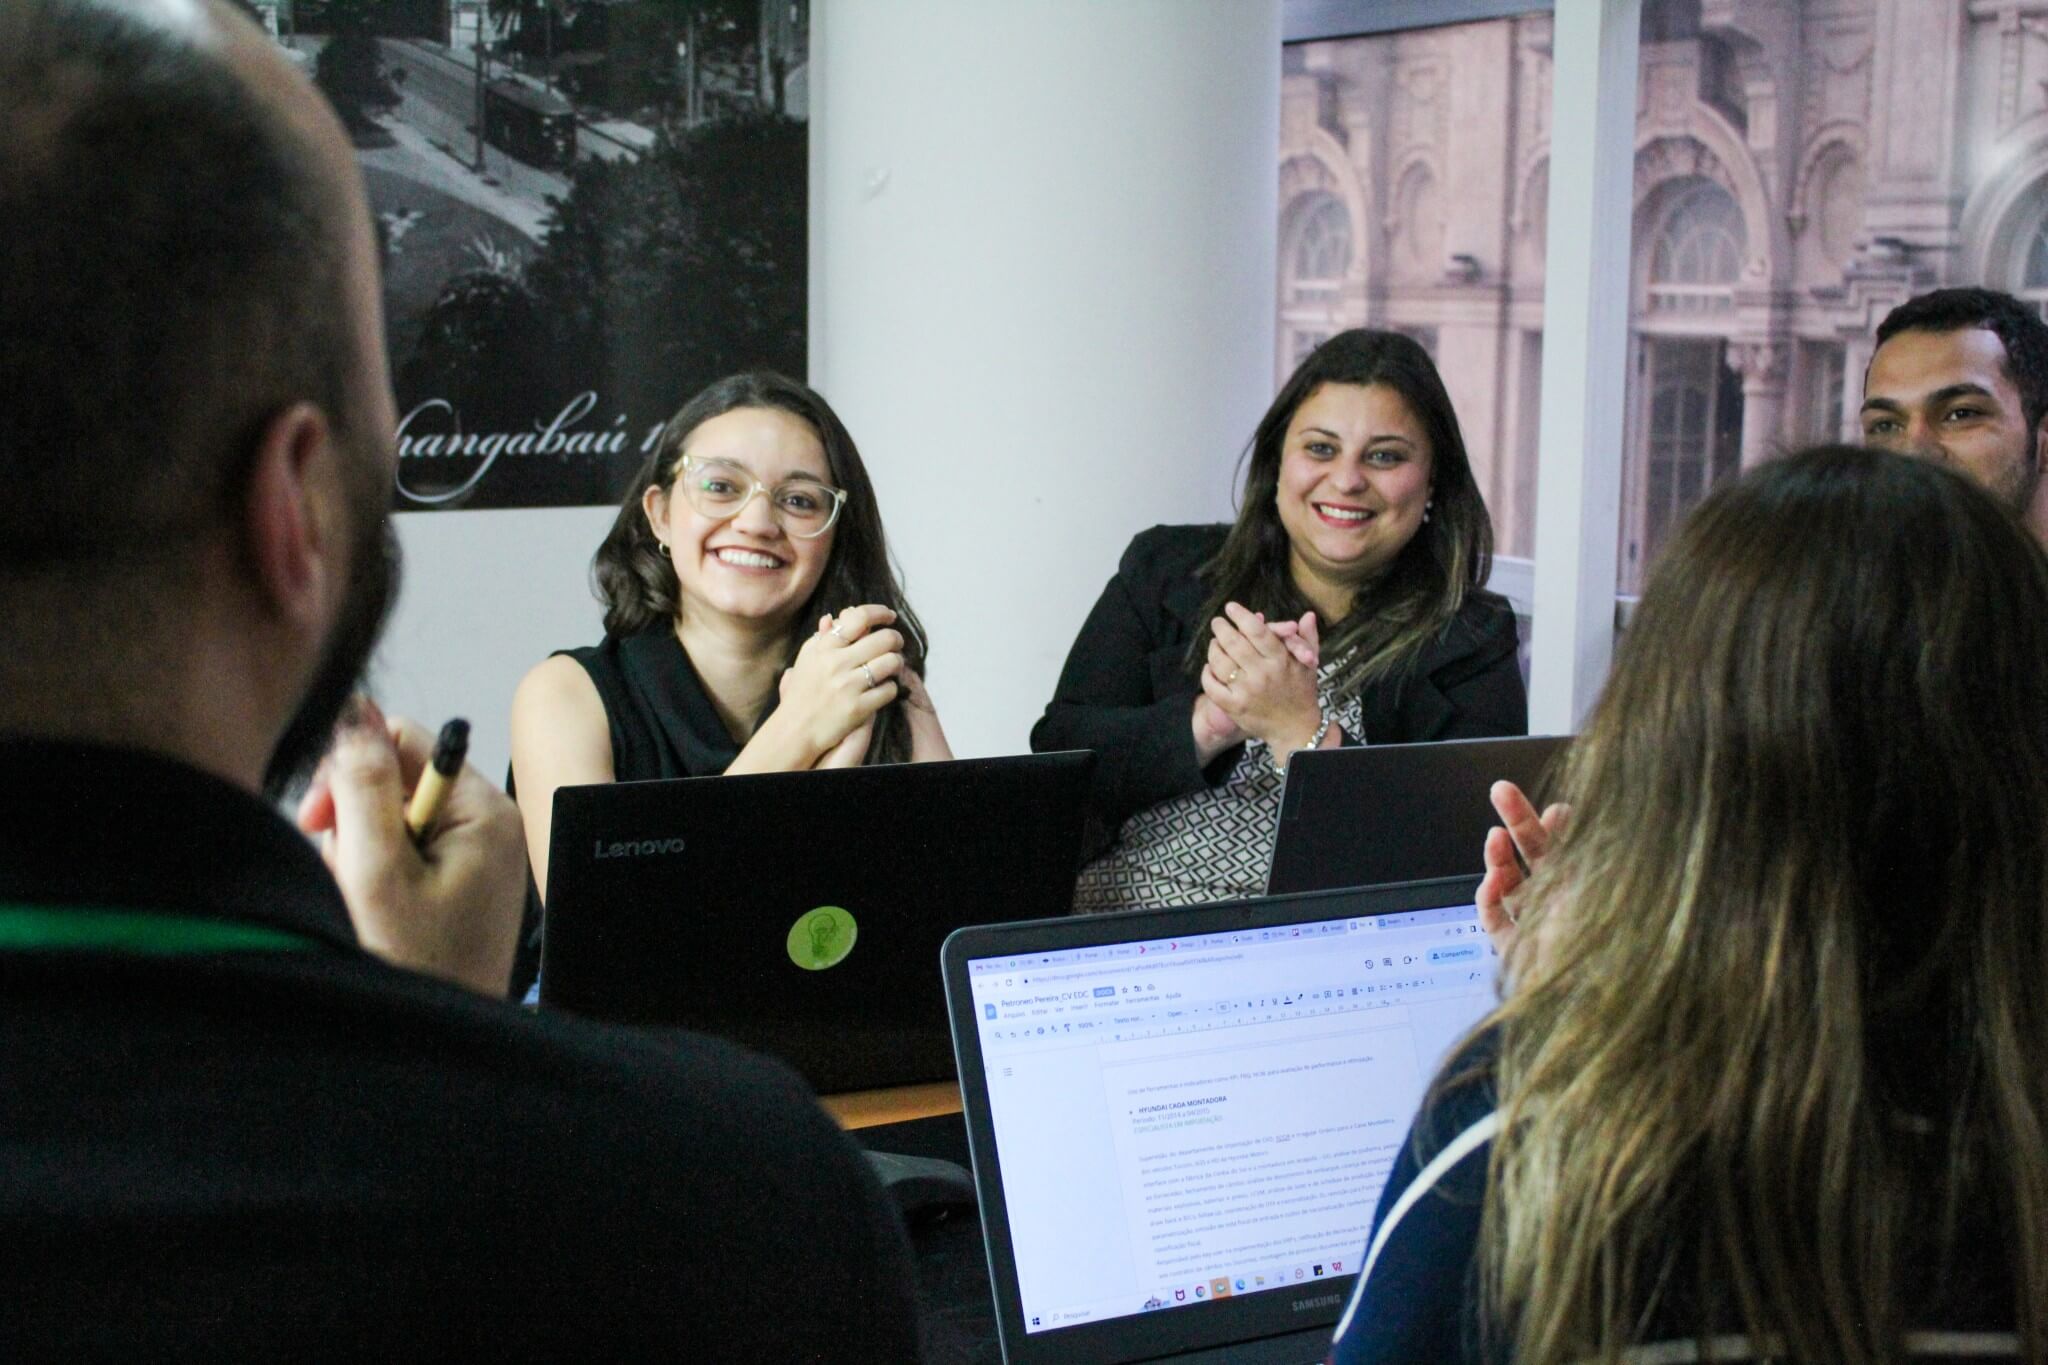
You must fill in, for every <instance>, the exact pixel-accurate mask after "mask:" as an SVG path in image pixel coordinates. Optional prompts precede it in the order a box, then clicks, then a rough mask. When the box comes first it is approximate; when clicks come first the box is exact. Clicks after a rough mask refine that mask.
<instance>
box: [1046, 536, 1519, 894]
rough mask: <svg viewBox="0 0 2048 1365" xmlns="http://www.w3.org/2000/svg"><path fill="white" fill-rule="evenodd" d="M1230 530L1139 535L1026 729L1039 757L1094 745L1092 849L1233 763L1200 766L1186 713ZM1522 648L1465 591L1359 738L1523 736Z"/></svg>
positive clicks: (1364, 700)
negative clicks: (1191, 656) (1195, 645)
mask: <svg viewBox="0 0 2048 1365" xmlns="http://www.w3.org/2000/svg"><path fill="white" fill-rule="evenodd" d="M1229 532H1230V528H1229V527H1228V526H1155V527H1153V528H1152V529H1151V530H1149V531H1146V532H1144V533H1143V534H1141V535H1140V536H1138V538H1137V539H1135V540H1133V541H1132V542H1131V545H1130V548H1129V549H1127V550H1125V551H1124V557H1123V560H1122V562H1121V563H1119V564H1118V565H1117V571H1116V577H1115V578H1112V579H1111V580H1110V581H1109V586H1108V587H1107V588H1104V589H1103V590H1102V597H1101V599H1100V600H1098V601H1097V602H1096V604H1095V609H1094V610H1093V611H1091V612H1089V613H1088V620H1087V623H1086V624H1085V625H1083V626H1082V627H1081V634H1080V636H1079V638H1077V639H1076V640H1075V641H1074V648H1073V651H1072V652H1071V653H1069V654H1068V655H1067V665H1066V667H1065V668H1064V669H1062V670H1061V671H1060V681H1059V686H1058V688H1057V689H1055V691H1054V692H1053V698H1052V703H1051V705H1049V706H1047V707H1046V708H1045V715H1044V716H1043V717H1041V718H1040V720H1039V722H1038V724H1037V725H1035V726H1033V727H1032V729H1031V748H1032V749H1033V751H1034V752H1039V753H1043V752H1046V751H1048V750H1053V749H1093V750H1095V752H1096V755H1097V757H1096V762H1095V787H1094V792H1093V801H1092V809H1091V810H1090V815H1091V817H1092V819H1091V829H1090V839H1089V856H1091V857H1092V856H1094V855H1095V854H1096V853H1099V852H1100V851H1101V850H1102V849H1103V848H1105V847H1107V845H1108V844H1109V843H1110V842H1111V841H1112V840H1113V839H1114V838H1115V835H1116V831H1117V830H1118V828H1120V827H1121V826H1122V824H1123V822H1124V821H1125V820H1127V819H1129V818H1130V817H1131V816H1132V815H1134V814H1136V813H1137V812H1138V811H1141V810H1143V809H1145V808H1146V807H1148V806H1152V805H1156V804H1158V803H1159V802H1161V801H1165V800H1167V799H1169V798H1171V797H1175V796H1183V795H1186V794H1187V793H1189V792H1192V791H1198V790H1200V789H1201V787H1202V784H1203V783H1204V782H1209V783H1215V782H1220V781H1222V780H1223V778H1224V777H1226V776H1227V775H1228V774H1229V772H1230V770H1231V768H1232V767H1233V766H1234V765H1235V764H1236V762H1237V755H1238V750H1237V749H1231V750H1229V751H1227V752H1225V753H1224V754H1222V755H1220V756H1219V757H1218V758H1217V759H1216V761H1215V762H1214V763H1212V764H1211V765H1210V766H1209V769H1208V771H1207V772H1206V773H1205V772H1204V771H1203V769H1202V768H1201V767H1200V766H1199V765H1198V764H1197V763H1196V761H1195V736H1194V729H1193V724H1192V714H1193V710H1194V704H1195V696H1196V694H1197V693H1198V692H1200V690H1201V687H1200V685H1199V683H1198V682H1197V681H1196V679H1195V677H1194V675H1192V674H1191V673H1189V671H1188V667H1187V657H1188V644H1189V642H1190V641H1191V640H1194V639H1196V638H1198V637H1206V636H1207V634H1208V631H1209V623H1208V620H1207V618H1205V617H1204V616H1203V614H1202V608H1203V606H1204V605H1205V604H1206V603H1207V601H1208V597H1209V589H1208V587H1207V586H1206V585H1205V584H1204V583H1203V582H1202V580H1201V578H1200V576H1199V573H1198V571H1199V570H1200V568H1201V567H1202V565H1204V564H1206V563H1208V562H1209V560H1211V559H1213V558H1214V557H1215V556H1216V553H1217V551H1218V550H1220V549H1222V548H1223V541H1224V538H1225V537H1226V536H1227V535H1228V534H1229ZM1516 643H1517V641H1516V636H1515V614H1514V611H1513V609H1512V608H1511V607H1509V605H1508V602H1507V599H1506V598H1504V597H1501V596H1500V595H1499V594H1497V593H1491V592H1486V591H1483V590H1481V591H1475V592H1473V593H1472V594H1471V595H1470V596H1469V597H1467V598H1466V600H1465V606H1464V609H1463V610H1461V611H1460V612H1459V613H1458V615H1457V618H1456V619H1455V620H1453V621H1452V622H1451V624H1450V626H1449V628H1448V629H1446V630H1445V631H1444V633H1443V634H1442V635H1441V636H1439V637H1438V638H1437V639H1436V640H1435V641H1433V642H1432V643H1431V644H1430V645H1429V647H1428V648H1426V649H1425V650H1424V651H1423V652H1422V655H1421V657H1420V658H1418V659H1417V660H1416V661H1415V664H1414V666H1413V667H1412V668H1410V669H1409V670H1407V671H1406V672H1405V673H1404V674H1402V675H1401V676H1400V677H1398V678H1393V679H1387V680H1383V681H1381V682H1379V683H1377V684H1374V685H1373V686H1371V687H1368V688H1367V689H1366V690H1365V692H1364V693H1363V694H1362V695H1361V697H1360V699H1359V700H1360V702H1361V704H1362V705H1363V706H1364V708H1365V739H1366V741H1367V742H1368V743H1372V744H1413V743H1419V742H1421V741H1424V740H1433V739H1474V738H1480V737H1483V736H1489V735H1522V734H1527V733H1528V731H1529V703H1528V695H1527V692H1526V690H1525V689H1524V687H1523V685H1522V673H1521V667H1520V665H1519V664H1518V663H1517V661H1516V658H1515V648H1516ZM1345 738H1346V742H1348V743H1355V742H1357V740H1358V736H1356V735H1347V736H1346V737H1345Z"/></svg>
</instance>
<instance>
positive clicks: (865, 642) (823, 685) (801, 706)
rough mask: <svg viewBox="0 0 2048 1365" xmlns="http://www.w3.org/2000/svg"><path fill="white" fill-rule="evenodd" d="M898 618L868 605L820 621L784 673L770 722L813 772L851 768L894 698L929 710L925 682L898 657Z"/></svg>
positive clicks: (900, 654) (900, 642) (864, 752)
mask: <svg viewBox="0 0 2048 1365" xmlns="http://www.w3.org/2000/svg"><path fill="white" fill-rule="evenodd" d="M895 621H896V613H895V612H893V611H891V610H889V608H887V607H883V606H875V605H872V604H867V605H862V606H857V607H848V608H847V609H846V610H844V611H842V612H840V613H839V614H838V615H836V616H821V617H819V618H818V628H817V630H815V631H814V632H812V634H811V637H810V638H809V639H808V640H805V641H804V643H803V646H802V647H801V648H799V649H798V650H797V653H796V659H795V661H794V662H792V663H791V664H790V666H789V667H788V668H786V669H784V670H783V673H782V677H781V680H780V681H779V682H778V683H777V687H778V688H779V690H780V693H781V700H780V702H778V703H777V705H776V708H775V714H774V715H773V716H771V717H770V718H769V722H768V723H769V724H773V725H780V726H783V727H788V728H790V729H792V730H793V731H794V732H795V733H796V734H797V735H798V737H799V739H800V741H801V745H802V748H803V750H804V752H806V753H807V754H810V755H812V762H811V765H810V766H812V767H815V768H852V767H857V766H859V764H860V762H861V760H862V759H864V758H866V757H867V752H868V743H869V741H870V740H872V739H873V738H874V733H875V716H876V715H877V714H878V713H879V712H880V711H881V709H882V708H883V707H885V706H887V705H888V704H889V703H890V702H892V701H895V700H896V698H897V696H898V695H899V694H900V695H903V696H905V698H906V704H907V705H910V706H918V705H922V706H923V707H924V709H925V710H928V711H929V710H931V699H930V698H929V696H927V695H926V693H925V691H924V681H923V679H921V678H919V677H918V676H917V673H916V671H915V670H914V669H912V668H911V667H910V666H909V665H908V663H907V662H906V661H905V659H904V657H903V636H902V635H901V634H900V633H899V632H897V631H896V630H894V629H892V628H891V627H893V625H894V624H895Z"/></svg>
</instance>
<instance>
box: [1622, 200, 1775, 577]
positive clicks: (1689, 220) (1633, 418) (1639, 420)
mask: <svg viewBox="0 0 2048 1365" xmlns="http://www.w3.org/2000/svg"><path fill="white" fill-rule="evenodd" d="M1637 224H1638V229H1639V230H1638V235H1637V245H1636V250H1637V259H1638V261H1639V262H1641V265H1640V266H1639V273H1638V279H1639V280H1640V281H1641V287H1640V290H1639V292H1638V297H1637V302H1636V309H1635V323H1634V331H1635V337H1636V373H1635V381H1634V383H1633V384H1631V386H1630V411H1629V426H1630V435H1629V449H1628V460H1627V463H1626V465H1625V467H1624V470H1623V479H1622V482H1623V497H1622V518H1621V546H1620V550H1621V556H1620V566H1619V567H1620V573H1619V580H1620V581H1619V584H1618V586H1619V588H1620V590H1621V591H1622V592H1624V593H1632V592H1635V591H1637V590H1639V589H1640V587H1641V585H1642V582H1643V577H1644V574H1645V572H1646V570H1647V569H1648V567H1649V564H1650V561H1651V560H1652V559H1654V558H1655V557H1656V554H1657V551H1658V550H1659V549H1661V548H1662V547H1663V544H1664V541H1665V539H1666V538H1667V537H1668V536H1669V534H1670V532H1671V530H1672V528H1673V527H1675V526H1676V525H1677V524H1678V522H1679V521H1680V519H1682V518H1683V517H1684V515H1685V513H1686V511H1687V510H1688V509H1690V508H1691V507H1692V506H1693V504H1695V503H1697V502H1698V501H1699V500H1700V499H1701V498H1702V497H1704V496H1705V495H1706V491H1707V490H1708V489H1709V488H1712V487H1713V486H1714V485H1715V484H1716V483H1718V482H1719V481H1720V480H1722V479H1723V478H1726V477H1728V476H1730V475H1732V474H1733V473H1735V471H1736V469H1737V468H1738V466H1739V465H1740V463H1741V450H1742V383H1741V380H1740V379H1739V378H1738V377H1737V376H1736V374H1735V373H1734V371H1733V370H1732V369H1731V368H1730V367H1729V365H1728V338H1727V325H1728V322H1729V320H1730V319H1731V318H1732V317H1733V315H1734V312H1735V282H1736V280H1737V279H1738V278H1739V277H1740V275H1741V273H1742V260H1743V253H1744V251H1745V248H1746V245H1747V241H1746V233H1745V232H1744V229H1743V222H1742V210H1741V208H1740V207H1739V206H1738V205H1737V204H1736V202H1735V200H1734V198H1733V196H1731V195H1730V194H1729V193H1728V191H1727V190H1726V189H1724V188H1723V187H1722V186H1721V185H1719V184H1717V183H1716V182H1714V181H1712V180H1707V179H1704V178H1698V179H1689V180H1683V181H1678V182H1675V183H1672V184H1667V185H1665V186H1662V187H1660V188H1659V189H1658V190H1657V191H1656V192H1655V193H1654V194H1653V195H1652V197H1651V198H1650V199H1649V200H1648V201H1647V203H1646V205H1645V211H1644V212H1643V213H1642V214H1641V215H1639V216H1638V219H1637Z"/></svg>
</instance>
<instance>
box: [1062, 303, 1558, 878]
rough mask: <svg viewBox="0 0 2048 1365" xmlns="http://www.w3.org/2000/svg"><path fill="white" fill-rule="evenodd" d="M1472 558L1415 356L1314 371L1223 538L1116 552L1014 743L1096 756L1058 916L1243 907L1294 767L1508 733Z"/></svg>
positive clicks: (1481, 560)
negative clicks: (1054, 683)
mask: <svg viewBox="0 0 2048 1365" xmlns="http://www.w3.org/2000/svg"><path fill="white" fill-rule="evenodd" d="M1492 548H1493V527H1492V523H1491V521H1490V520H1489V519H1488V517H1487V514H1486V504H1485V502H1484V501H1483V500H1482V499H1481V498H1480V495H1479V488H1478V485H1477V484H1476V483H1475V482H1474V481H1473V478H1472V467H1471V463H1470V462H1469V461H1468V460H1467V458H1466V455H1465V441H1464V437H1463V436H1462V435H1461V434H1460V432H1459V429H1458V417H1457V414H1456V413H1455V412H1454V411H1452V409H1451V400H1450V397H1449V395H1448V394H1446V393H1445V392H1444V386H1443V381H1442V380H1441V379H1440V378H1439V377H1438V375H1437V372H1436V367H1435V365H1433V364H1431V363H1430V359H1429V354H1428V352H1426V351H1424V350H1423V349H1422V347H1421V346H1420V345H1418V344H1417V343H1416V342H1415V341H1414V340H1413V339H1411V338H1409V337H1405V336H1402V335H1401V334H1399V333H1397V332H1373V331H1364V330H1354V331H1348V332H1343V333H1340V334H1338V335H1337V336H1334V337H1332V338H1330V339H1329V340H1328V341H1326V342H1324V343H1323V344H1322V345H1321V346H1319V347H1317V348H1316V349H1315V351H1314V352H1313V353H1312V354H1310V355H1309V357H1308V358H1307V359H1306V360H1304V361H1303V362H1302V364H1301V366H1300V368H1299V369H1297V370H1296V371H1295V372H1294V374H1293V376H1292V377H1291V378H1290V379H1289V380H1288V381H1287V383H1286V384H1285V385H1284V386H1283V387H1282V388H1281V390H1280V393H1279V395H1278V396H1277V397H1275V398H1274V400H1273V404H1272V406H1271V407H1270V408H1269V409H1268V410H1267V412H1266V415H1265V417H1264V418H1262V419H1261V420H1260V422H1259V425H1258V430H1257V431H1256V432H1255V433H1254V434H1253V436H1252V441H1251V447H1250V460H1249V464H1248V467H1247V470H1246V473H1245V482H1244V489H1243V498H1242V502H1241V505H1240V509H1239V512H1238V517H1237V521H1236V524H1235V525H1231V526H1156V527H1154V528H1152V529H1151V530H1149V531H1146V532H1145V533H1144V534H1142V535H1140V536H1139V537H1138V538H1137V539H1136V540H1134V541H1132V542H1131V546H1130V548H1129V549H1128V550H1126V551H1125V552H1124V556H1123V561H1122V563H1121V564H1120V565H1119V566H1118V569H1117V575H1116V577H1115V578H1114V579H1112V580H1111V581H1110V584H1109V587H1108V588H1107V589H1105V590H1104V592H1103V594H1102V598H1101V600H1100V601H1098V602H1097V603H1096V604H1095V609H1094V611H1092V612H1091V613H1089V616H1088V621H1087V623H1086V624H1085V625H1083V626H1082V628H1081V634H1080V637H1079V638H1078V639H1077V640H1076V641H1075V642H1074V647H1073V650H1072V652H1071V653H1070V654H1069V655H1068V657H1067V663H1066V668H1065V669H1064V670H1063V671H1062V672H1061V674H1060V680H1059V685H1058V688H1057V689H1056V690H1055V692H1054V694H1053V699H1052V702H1051V704H1050V705H1049V706H1047V707H1046V710H1045V715H1044V717H1043V718H1042V719H1041V720H1040V721H1039V722H1038V724H1037V726H1035V727H1034V728H1033V729H1032V732H1031V747H1032V748H1033V749H1035V750H1039V751H1044V750H1049V749H1093V750H1095V751H1096V753H1097V756H1098V757H1097V766H1096V781H1095V787H1094V791H1093V793H1092V798H1091V799H1092V809H1091V811H1090V815H1091V820H1090V827H1091V834H1090V861H1089V863H1088V865H1087V866H1086V867H1085V868H1084V869H1083V871H1082V873H1081V878H1080V882H1079V884H1078V886H1077V888H1076V891H1075V899H1074V909H1075V910H1076V912H1078V913H1086V912H1091V911H1098V910H1119V909H1128V908H1131V907H1134V906H1152V905H1187V904H1193V903H1197V902H1201V901H1208V900H1218V899H1228V898H1231V897H1235V896H1246V895H1257V894H1259V893H1260V892H1261V891H1263V890H1264V887H1265V880H1266V864H1267V862H1268V861H1269V860H1270V857H1271V854H1272V844H1273V823H1274V820H1275V818H1276V817H1277V815H1278V812H1279V802H1280V791H1281V785H1282V781H1283V776H1284V773H1285V770H1286V765H1287V761H1288V758H1289V757H1290V756H1291V755H1292V754H1294V753H1295V752H1296V751H1298V750H1300V749H1304V748H1312V747H1324V748H1328V747H1334V746H1336V745H1339V744H1364V743H1368V742H1369V743H1373V744H1406V743H1412V742H1416V741H1420V740H1434V739H1454V738H1468V737H1473V736H1481V735H1514V734H1522V733H1524V732H1525V731H1526V730H1527V728H1528V707H1527V701H1526V698H1525V696H1524V691H1523V686H1522V675H1521V670H1520V666H1519V664H1518V662H1517V659H1516V644H1517V642H1516V636H1515V618H1514V612H1513V611H1512V609H1510V607H1509V606H1508V604H1507V602H1506V600H1505V599H1503V598H1501V597H1499V596H1497V595H1496V594H1493V593H1490V592H1487V591H1485V589H1484V588H1483V587H1482V586H1481V585H1482V584H1484V583H1485V581H1486V575H1487V572H1488V568H1489V565H1490V563H1491V556H1492ZM1360 814H1361V818H1362V819H1370V818H1371V812H1369V811H1368V812H1361V813H1360Z"/></svg>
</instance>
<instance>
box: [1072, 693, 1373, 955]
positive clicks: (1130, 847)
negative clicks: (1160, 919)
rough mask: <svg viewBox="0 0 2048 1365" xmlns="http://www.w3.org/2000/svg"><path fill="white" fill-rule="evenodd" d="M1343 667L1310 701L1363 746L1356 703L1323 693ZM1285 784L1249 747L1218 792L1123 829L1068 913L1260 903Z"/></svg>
mask: <svg viewBox="0 0 2048 1365" xmlns="http://www.w3.org/2000/svg"><path fill="white" fill-rule="evenodd" d="M1343 662H1344V661H1343V660H1341V659H1332V660H1329V661H1327V662H1325V663H1324V664H1323V666H1322V667H1321V668H1320V669H1319V670H1318V671H1317V673H1316V692H1317V695H1318V697H1319V699H1320V700H1321V702H1322V705H1323V713H1324V714H1325V715H1328V716H1331V717H1333V718H1334V719H1335V720H1336V723H1337V724H1338V725H1340V726H1342V727H1343V728H1344V734H1345V736H1346V737H1347V738H1349V739H1350V740H1352V741H1353V742H1355V743H1363V742H1364V739H1365V736H1364V733H1363V730H1364V724H1363V714H1364V707H1363V706H1362V705H1361V704H1360V702H1359V699H1358V697H1357V696H1356V695H1355V694H1354V695H1352V696H1349V697H1345V698H1343V699H1341V700H1340V699H1338V698H1337V697H1335V696H1333V695H1332V694H1331V691H1330V682H1331V680H1332V679H1333V678H1335V677H1336V675H1337V673H1338V671H1339V668H1340V665H1341V664H1342V663H1343ZM1286 781H1287V779H1285V778H1284V777H1282V776H1281V775H1280V774H1278V773H1276V772H1274V771H1273V758H1272V753H1271V751H1270V750H1269V749H1268V748H1267V747H1266V745H1265V744H1264V743H1263V742H1262V741H1260V740H1256V739H1255V740H1252V741H1250V742H1249V743H1247V744H1246V745H1245V746H1244V748H1243V749H1242V751H1240V752H1239V754H1238V756H1237V764H1236V766H1234V767H1233V768H1231V770H1230V775H1229V776H1228V777H1226V778H1224V779H1223V781H1222V782H1221V783H1219V784H1217V785H1216V786H1213V787H1204V788H1203V789H1202V790H1201V791H1198V792H1190V793H1189V794H1188V795H1186V796H1176V797H1174V798H1173V799H1171V800H1168V801H1161V802H1160V803H1159V804H1158V805H1156V806H1150V807H1147V808H1146V809H1144V810H1141V811H1139V812H1138V813H1137V814H1136V815H1133V816H1132V817H1131V818H1130V819H1128V820H1126V821H1124V825H1123V829H1122V831H1121V832H1120V833H1119V835H1118V837H1117V841H1116V843H1115V844H1113V845H1111V846H1110V849H1109V851H1108V852H1107V853H1104V854H1103V855H1102V856H1101V857H1099V858H1097V859H1096V860H1095V861H1094V862H1092V863H1090V864H1088V866H1086V867H1084V868H1082V869H1081V877H1080V880H1079V881H1077V882H1076V883H1075V884H1074V913H1075V914H1077V915H1096V914H1102V913H1104V912H1107V911H1111V910H1136V909H1141V908H1150V907H1153V906H1162V905H1202V904H1206V903H1208V902H1211V901H1224V900H1238V899H1241V898H1243V897H1245V896H1258V895H1263V894H1265V890H1266V867H1267V864H1269V863H1270V862H1271V861H1272V859H1273V828H1274V826H1275V825H1276V824H1277V823H1278V822H1279V819H1280V793H1281V791H1282V789H1283V788H1284V787H1285V786H1286Z"/></svg>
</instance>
